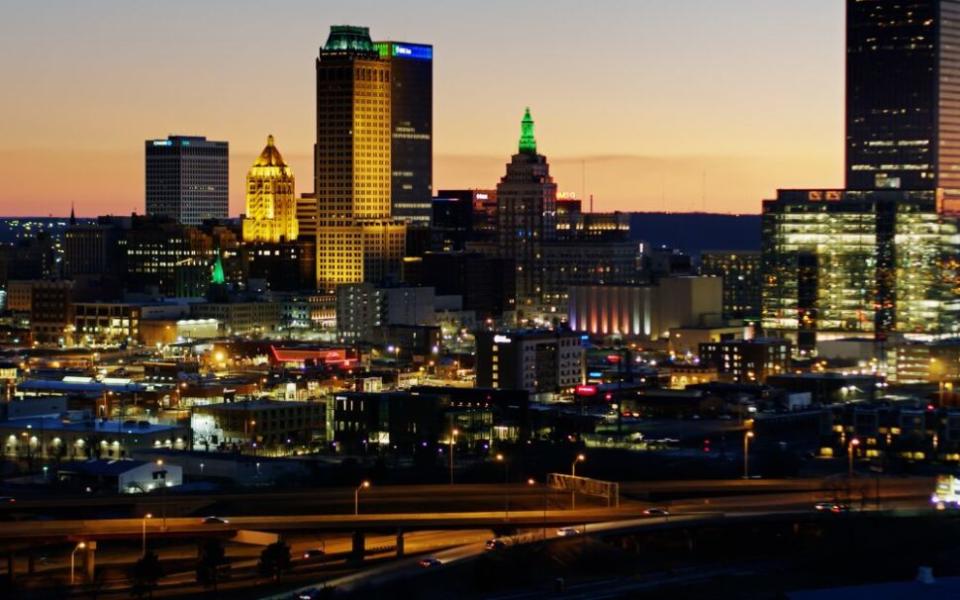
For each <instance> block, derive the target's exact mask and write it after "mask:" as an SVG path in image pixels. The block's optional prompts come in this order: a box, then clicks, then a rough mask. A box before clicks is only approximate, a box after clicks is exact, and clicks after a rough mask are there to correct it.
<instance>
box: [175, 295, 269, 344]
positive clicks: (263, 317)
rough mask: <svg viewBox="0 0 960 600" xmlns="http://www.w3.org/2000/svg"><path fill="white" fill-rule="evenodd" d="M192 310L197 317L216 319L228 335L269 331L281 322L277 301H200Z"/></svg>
mask: <svg viewBox="0 0 960 600" xmlns="http://www.w3.org/2000/svg"><path fill="white" fill-rule="evenodd" d="M191 312H192V314H193V317H194V318H195V319H216V320H217V321H219V322H220V323H221V324H222V325H223V332H222V333H223V334H224V335H228V336H229V335H249V334H263V333H268V332H270V331H273V330H274V329H276V327H277V325H279V324H280V304H279V303H276V302H198V303H196V304H193V305H192V306H191Z"/></svg>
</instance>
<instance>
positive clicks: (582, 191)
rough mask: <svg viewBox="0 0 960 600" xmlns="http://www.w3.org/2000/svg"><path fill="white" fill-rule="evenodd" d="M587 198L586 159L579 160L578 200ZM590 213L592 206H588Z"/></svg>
mask: <svg viewBox="0 0 960 600" xmlns="http://www.w3.org/2000/svg"><path fill="white" fill-rule="evenodd" d="M586 197H587V159H585V158H581V159H580V198H581V200H582V199H583V198H586ZM590 212H593V205H592V204H591V206H590Z"/></svg>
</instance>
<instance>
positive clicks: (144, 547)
mask: <svg viewBox="0 0 960 600" xmlns="http://www.w3.org/2000/svg"><path fill="white" fill-rule="evenodd" d="M152 518H153V515H152V514H150V513H147V514H145V515H143V538H142V541H141V543H140V553H141V554H142V555H143V556H146V555H147V519H152Z"/></svg>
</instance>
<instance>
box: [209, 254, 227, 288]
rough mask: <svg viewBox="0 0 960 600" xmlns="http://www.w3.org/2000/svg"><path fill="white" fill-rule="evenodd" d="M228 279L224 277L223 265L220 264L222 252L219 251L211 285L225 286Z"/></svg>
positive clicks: (211, 277) (214, 264)
mask: <svg viewBox="0 0 960 600" xmlns="http://www.w3.org/2000/svg"><path fill="white" fill-rule="evenodd" d="M226 280H227V278H226V277H224V275H223V263H221V262H220V251H219V250H218V251H217V260H216V262H214V263H213V274H212V275H211V276H210V283H212V284H214V285H223V284H224V283H225V282H226Z"/></svg>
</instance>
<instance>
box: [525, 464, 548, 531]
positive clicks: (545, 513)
mask: <svg viewBox="0 0 960 600" xmlns="http://www.w3.org/2000/svg"><path fill="white" fill-rule="evenodd" d="M527 485H529V486H534V485H537V480H536V479H534V478H533V477H531V478H529V479H527ZM541 535H542V537H543V539H547V485H546V484H544V485H543V532H542V534H541Z"/></svg>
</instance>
